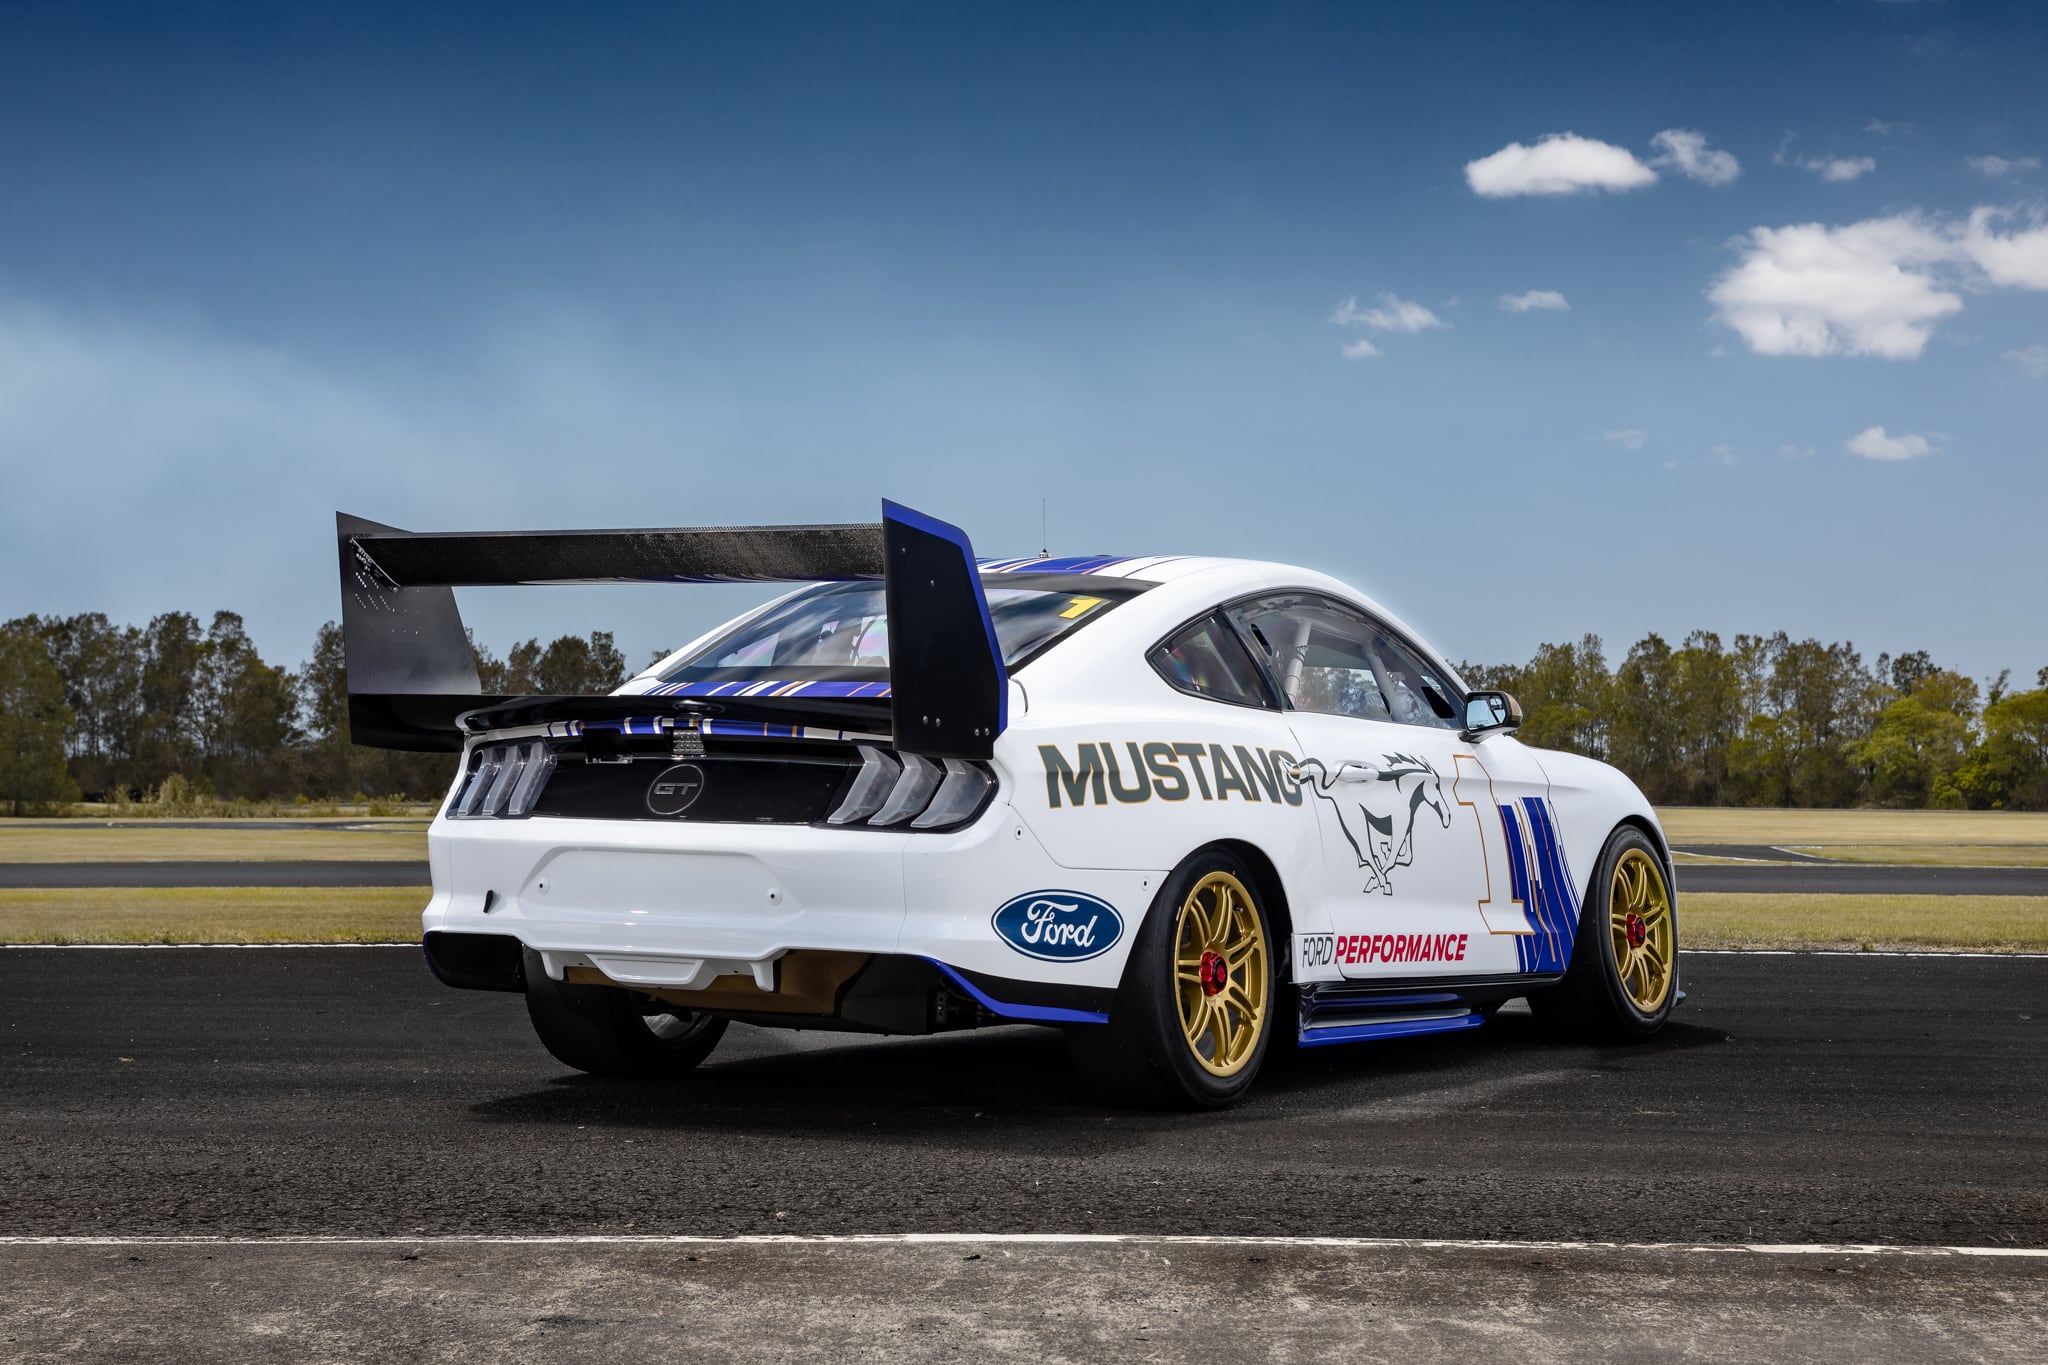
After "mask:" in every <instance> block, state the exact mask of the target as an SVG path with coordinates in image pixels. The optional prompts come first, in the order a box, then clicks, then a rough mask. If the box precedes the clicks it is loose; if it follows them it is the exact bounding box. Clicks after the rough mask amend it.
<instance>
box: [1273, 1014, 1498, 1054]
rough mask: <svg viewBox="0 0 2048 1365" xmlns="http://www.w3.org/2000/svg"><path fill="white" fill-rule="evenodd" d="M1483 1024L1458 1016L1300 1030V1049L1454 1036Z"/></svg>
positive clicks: (1476, 1018) (1480, 1019)
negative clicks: (1381, 1040)
mask: <svg viewBox="0 0 2048 1365" xmlns="http://www.w3.org/2000/svg"><path fill="white" fill-rule="evenodd" d="M1485 1022H1486V1016H1485V1015H1483V1014H1458V1015H1453V1016H1451V1017H1450V1018H1448V1019H1402V1020H1390V1021H1388V1022H1387V1023H1384V1024H1337V1025H1334V1026H1332V1027H1330V1028H1314V1029H1303V1030H1302V1031H1301V1045H1302V1046H1303V1047H1322V1046H1324V1045H1326V1044H1329V1043H1362V1042H1365V1041H1366V1040H1368V1039H1372V1038H1412V1037H1414V1036H1416V1035H1417V1034H1423V1033H1456V1032H1458V1031H1459V1030H1460V1029H1468V1028H1478V1027H1479V1026H1480V1025H1481V1024H1483V1023H1485Z"/></svg>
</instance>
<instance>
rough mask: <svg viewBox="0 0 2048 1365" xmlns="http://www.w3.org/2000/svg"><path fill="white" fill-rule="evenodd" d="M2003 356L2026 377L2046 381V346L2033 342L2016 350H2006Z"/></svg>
mask: <svg viewBox="0 0 2048 1365" xmlns="http://www.w3.org/2000/svg"><path fill="white" fill-rule="evenodd" d="M2005 358H2006V359H2007V360H2009V361H2011V362H2012V364H2013V365H2014V366H2015V367H2016V368H2017V369H2018V370H2019V372H2020V373H2021V374H2023V375H2025V376H2026V377H2027V378H2029V379H2038V380H2041V381H2042V382H2043V383H2048V346H2043V345H2041V344H2040V343H2039V342H2035V343H2034V344H2033V345H2032V346H2024V347H2021V348H2020V349H2019V350H2017V351H2007V352H2006V353H2005Z"/></svg>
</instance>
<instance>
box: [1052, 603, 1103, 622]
mask: <svg viewBox="0 0 2048 1365" xmlns="http://www.w3.org/2000/svg"><path fill="white" fill-rule="evenodd" d="M1101 605H1102V599H1101V598H1100V597H1076V598H1075V599H1074V600H1073V601H1072V602H1069V603H1068V604H1067V609H1066V610H1065V611H1063V612H1061V613H1060V619H1061V620H1062V621H1071V620H1074V619H1075V618H1076V617H1080V616H1086V615H1087V614H1088V613H1089V612H1091V611H1094V610H1095V609H1096V608H1097V607H1099V606H1101Z"/></svg>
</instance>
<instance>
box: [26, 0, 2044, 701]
mask: <svg viewBox="0 0 2048 1365" xmlns="http://www.w3.org/2000/svg"><path fill="white" fill-rule="evenodd" d="M2044 89H2048V12H2044V11H2043V10H2042V9H2041V8H2040V7H2038V6H2030V5H2023V4H1987V3H1973V2H1972V0H1955V3H1947V4H1906V3H1891V4H1880V3H1863V2H1861V0H1843V2H1842V3H1811V4H1790V5H1788V4H1783V3H1779V4H1769V5H1738V4H1720V5H1714V6H1700V7H1692V8H1689V9H1687V10H1684V11H1682V12H1680V11H1678V10H1677V7H1667V6H1646V5H1620V4H1616V5H1591V6H1576V7H1574V6H1527V5H1435V6H1418V7H1404V8H1402V9H1399V10H1395V9H1378V8H1369V7H1365V6H1358V5H1331V6H1316V5H1310V6H1271V7H1257V8H1255V7H1248V6H1237V7H1223V6H1217V7H1207V6H1196V5H1187V4H1176V5H1163V6H1158V7H1146V6H1140V5H1124V6H1119V7H1116V8H1115V9H1114V11H1113V12H1112V11H1110V10H1109V8H1108V7H1103V6H1084V5H1073V6H1060V5H1050V4H1028V5H1015V6H1007V5H974V6H950V7H949V6H940V5H906V6H872V5H826V6H816V7H811V6H800V5H762V6H751V7H742V6H708V5H707V6H696V7H685V6H669V5H662V6H645V7H636V6H627V5H613V6H606V7H575V6H568V5H546V6H537V5H519V4H511V3H498V4H493V5H488V6H481V5H479V6H473V7H463V6H458V5H454V4H447V5H436V6H420V5H393V6H375V5H371V4H347V5H341V4H319V5H297V6H291V5H284V6H278V5H260V6H259V5H251V6H240V5H230V4H187V5H178V6H146V7H144V6H135V7H128V6H117V5H97V6H94V5H76V6H42V7H29V6H9V7H7V8H6V9H4V10H0V177H4V179H0V184H4V186H5V192H4V194H0V473H4V475H5V486H6V489H7V493H6V496H5V498H4V500H0V615H14V614H17V613H21V612H28V611H40V612H69V611H76V610H83V609H100V610H105V611H107V612H109V613H111V614H112V615H114V616H115V617H116V618H117V619H129V620H136V621H140V620H142V619H144V618H146V617H147V616H148V615H150V614H151V613H153V612H157V611H161V610H167V609H173V608H179V609H187V610H194V611H199V612H202V613H203V612H209V611H211V610H213V609H215V608H217V607H230V608H233V609H236V610H239V611H241V612H243V613H244V614H245V616H246V617H247V618H248V620H249V623H250V626H251V629H252V630H253V631H254V633H255V634H256V637H257V640H258V643H259V644H260V645H261V646H262V647H263V649H264V650H265V651H266V653H267V654H269V655H270V656H271V657H273V658H276V659H280V660H285V661H295V660H297V659H299V658H302V657H304V655H305V654H306V652H307V650H308V648H309V646H310V642H311V639H312V635H313V632H314V630H315V628H316V627H317V626H318V625H319V623H320V622H321V621H323V620H326V619H328V618H330V617H331V616H333V615H334V614H335V613H336V585H335V573H334V560H333V553H334V552H333V548H332V540H331V525H332V522H331V514H332V512H333V511H334V510H335V509H336V508H342V509H345V510H348V511H352V512H355V513H358V514H360V515H364V516H370V517H374V518H376V519H379V520H383V521H387V522H391V523H394V524H397V525H402V526H410V527H414V528H417V529H469V528H499V529H513V528H523V527H552V526H608V525H626V526H638V525H695V524H739V523H751V522H781V521H812V520H833V521H841V520H844V521H854V520H870V519H872V518H873V517H874V516H875V514H876V508H877V503H878V500H879V499H880V498H881V497H883V496H889V497H894V498H897V499H899V500H901V501H905V502H908V503H911V504H912V505H915V506H918V507H921V508H924V509H926V510H928V511H930V512H932V513H934V514H937V515H940V516H943V517H946V518H948V519H950V520H954V521H957V522H959V523H960V524H962V525H964V526H965V527H967V528H968V530H969V531H970V532H971V533H972V534H973V536H974V538H975V541H976V544H977V547H978V548H980V549H982V550H983V552H984V553H988V554H1014V553H1027V552H1030V551H1032V550H1035V549H1036V548H1037V547H1038V545H1039V538H1040V537H1039V506H1040V499H1041V498H1043V499H1046V500H1047V502H1048V505H1049V519H1050V523H1051V542H1052V548H1053V549H1054V550H1055V551H1056V552H1072V553H1079V552H1117V553H1132V554H1138V553H1164V552H1176V553H1186V552H1213V553H1223V554H1239V555H1250V556H1263V557H1271V558H1277V559H1285V560H1293V561H1297V562H1300V563H1304V564H1309V565H1312V566H1315V567H1317V568H1321V569H1325V570H1328V571H1330V572H1333V573H1336V574H1338V575H1340V576H1343V577H1346V578H1349V579H1351V580H1352V581H1355V582H1357V583H1358V584H1360V586H1362V587H1364V588H1365V589H1366V590H1367V591H1369V592H1371V593H1373V594H1374V595H1376V596H1378V597H1379V598H1380V599H1381V600H1382V601H1384V602H1386V603H1387V604H1388V605H1389V606H1390V607H1391V608H1393V609H1394V610H1396V611H1398V612H1400V613H1401V614H1403V615H1404V616H1406V617H1407V618H1408V619H1409V620H1410V621H1411V622H1413V623H1414V624H1416V625H1417V626H1418V627H1419V628H1420V629H1422V630H1423V631H1424V632H1425V633H1426V634H1427V635H1428V636H1429V638H1430V639H1431V641H1432V643H1434V644H1436V645H1437V646H1438V647H1439V648H1440V649H1442V650H1443V651H1444V652H1445V653H1446V654H1448V655H1449V656H1451V657H1453V658H1472V659H1488V660H1497V659H1521V658H1525V657H1526V656H1527V655H1528V654H1529V652H1530V651H1531V650H1532V649H1533V648H1534V646H1535V645H1536V644H1537V643H1538V642H1539V641H1541V640H1548V639H1561V638H1566V637H1575V636H1577V635H1578V634H1579V633H1581V632H1583V631H1588V630H1591V631H1597V632H1599V633H1601V634H1603V635H1604V636H1606V637H1607V640H1608V644H1609V648H1610V652H1611V654H1612V655H1614V656H1617V657H1618V656H1619V654H1620V653H1621V652H1622V650H1623V649H1625V648H1626V646H1627V644H1628V643H1629V642H1630V641H1632V640H1634V639H1636V638H1637V637H1639V636H1640V635H1641V634H1643V633H1644V632H1646V631H1650V630H1657V631H1660V632H1663V633H1665V634H1666V635H1667V637H1670V638H1672V639H1673V640H1674V642H1675V640H1676V637H1677V636H1679V635H1682V634H1683V633H1684V632H1685V631H1687V630H1688V629H1691V628H1694V627H1707V628H1712V629H1716V630H1719V631H1721V632H1723V633H1724V634H1733V633H1734V632H1737V631H1741V630H1752V631H1768V630H1773V629H1785V630H1789V631H1791V632H1793V633H1795V634H1797V635H1805V634H1815V635H1819V636H1822V637H1823V638H1827V639H1842V638H1847V639H1853V640H1854V641H1855V642H1856V643H1857V644H1858V645H1859V646H1860V647H1861V648H1863V649H1864V651H1865V652H1866V654H1870V655H1875V654H1876V653H1877V652H1878V651H1879V650H1890V651H1893V652H1898V651H1902V650H1908V649H1919V648H1924V649H1928V650H1931V651H1932V652H1933V653H1934V654H1935V656H1936V658H1937V659H1938V660H1940V661H1942V662H1944V663H1946V664H1948V665H1949V666H1952V667H1958V668H1962V669H1964V670H1966V671H1969V672H1971V673H1974V674H1977V675H1979V676H1985V675H1988V674H1990V673H1993V672H1995V671H1996V670H1998V669H1999V668H2003V667H2011V668H2013V669H2014V670H2015V672H2016V673H2017V674H2018V675H2020V676H2021V677H2023V678H2025V679H2027V680H2031V677H2032V675H2033V673H2034V671H2035V670H2036V669H2038V668H2040V667H2042V666H2043V665H2044V664H2048V594H2044V593H2043V592H2042V591H2041V586H2040V585H2041V582H2042V571H2041V568H2040V549H2039V546H2040V543H2041V532H2040V527H2041V523H2042V514H2043V510H2044V508H2048V496H2044V495H2048V460H2044V455H2048V450H2044V445H2048V436H2044V432H2048V422H2044V418H2048V229H2044V228H2043V226H2042V221H2043V220H2042V214H2043V211H2044V206H2048V197H2044V196H2048V172H2044V169H2043V167H2042V165H2041V164H2040V163H2041V162H2042V161H2044V160H2048V100H2044V99H2043V98H2042V95H2041V92H2042V91H2043V90H2044ZM1565 134H1569V135H1572V137H1571V139H1569V140H1567V139H1565V138H1563V137H1562V136H1561V135H1565ZM1660 135H1662V136H1660ZM1546 139H1550V140H1549V141H1546ZM1731 159H1732V161H1731ZM1503 300H1519V301H1520V302H1521V303H1522V305H1523V306H1522V307H1521V308H1520V309H1519V310H1516V309H1514V308H1512V307H1510V306H1506V305H1505V304H1504V302H1503ZM1559 304H1562V306H1561V307H1560V306H1558V305H1559ZM1347 351H1348V352H1350V354H1348V355H1347ZM751 597H752V594H751V592H750V591H749V590H738V589H715V590H695V589H693V590H674V589H667V590H664V589H654V588H621V589H602V590H600V589H576V590H566V589H558V590H519V591H514V592H504V591H500V592H492V593H483V592H478V593H468V594H465V595H464V611H465V614H466V616H467V617H468V618H469V619H470V621H471V623H472V624H473V625H475V626H476V627H477V629H478V632H479V635H480V636H481V637H482V638H484V639H485V640H486V641H488V642H490V643H492V644H494V645H495V646H496V647H497V648H498V649H499V650H500V651H501V652H502V650H503V648H504V647H505V645H506V644H508V643H509V642H510V641H511V640H512V639H513V638H515V637H516V636H524V635H526V634H533V633H538V634H542V635H546V634H552V633H555V632H557V631H560V630H566V629H585V628H589V627H592V626H597V627H609V628H611V629H614V630H615V631H616V632H617V633H618V635H619V637H620V640H621V643H622V644H623V645H624V646H625V647H626V648H627V650H628V654H629V657H631V658H632V659H633V660H634V661H635V662H636V663H637V662H639V661H640V660H641V659H643V658H644V657H645V656H646V654H647V653H648V651H649V650H651V649H652V648H654V647H655V646H659V645H665V644H673V643H679V642H680V641H681V640H682V639H684V638H686V637H687V635H689V634H690V633H693V632H694V630H696V629H698V628H701V627H703V626H705V625H707V624H709V623H710V622H712V621H714V620H716V619H718V618H719V617H721V616H722V615H724V614H725V613H727V612H728V611H730V610H732V609H734V608H736V607H737V606H738V605H740V604H742V603H743V602H745V601H747V600H751Z"/></svg>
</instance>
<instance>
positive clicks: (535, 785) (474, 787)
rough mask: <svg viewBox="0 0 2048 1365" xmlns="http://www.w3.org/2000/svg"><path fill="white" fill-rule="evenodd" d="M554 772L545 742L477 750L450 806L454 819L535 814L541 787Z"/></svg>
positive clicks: (494, 746)
mask: <svg viewBox="0 0 2048 1365" xmlns="http://www.w3.org/2000/svg"><path fill="white" fill-rule="evenodd" d="M554 771H555V751H554V750H553V749H550V748H549V747H548V745H547V742H546V741H545V740H539V739H533V740H527V741H525V742H524V743H519V744H491V745H486V746H485V747H483V748H481V749H478V750H477V751H476V757H475V759H474V760H473V762H472V763H471V765H470V769H469V772H468V774H467V775H466V776H465V777H464V778H463V780H462V785H461V786H460V787H459V788H457V789H456V792H455V796H454V799H452V800H451V801H449V803H448V818H449V819H451V820H486V819H517V818H519V817H521V816H526V815H531V814H533V807H534V804H535V803H536V802H537V801H539V800H540V793H541V788H543V787H545V786H546V785H547V782H548V777H549V776H550V775H551V774H552V773H553V772H554Z"/></svg>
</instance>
